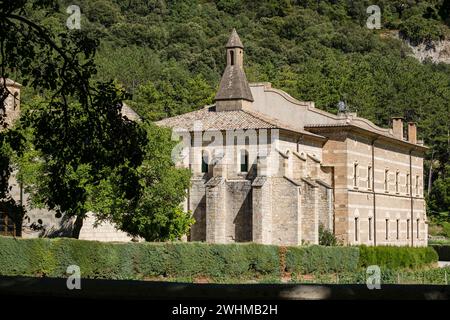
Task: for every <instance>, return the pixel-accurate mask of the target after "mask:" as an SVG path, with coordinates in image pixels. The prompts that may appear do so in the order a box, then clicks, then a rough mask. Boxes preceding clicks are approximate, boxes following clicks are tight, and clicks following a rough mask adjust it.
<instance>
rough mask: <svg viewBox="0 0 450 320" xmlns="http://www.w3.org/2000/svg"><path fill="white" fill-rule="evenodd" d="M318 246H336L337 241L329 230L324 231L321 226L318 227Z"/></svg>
mask: <svg viewBox="0 0 450 320" xmlns="http://www.w3.org/2000/svg"><path fill="white" fill-rule="evenodd" d="M319 244H320V245H322V246H337V245H338V241H337V239H336V236H335V235H334V233H333V232H331V231H330V230H327V229H325V228H324V226H323V225H322V224H320V225H319Z"/></svg>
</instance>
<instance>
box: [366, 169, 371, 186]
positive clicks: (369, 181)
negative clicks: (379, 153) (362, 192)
mask: <svg viewBox="0 0 450 320" xmlns="http://www.w3.org/2000/svg"><path fill="white" fill-rule="evenodd" d="M367 189H372V167H371V166H369V167H368V168H367Z"/></svg>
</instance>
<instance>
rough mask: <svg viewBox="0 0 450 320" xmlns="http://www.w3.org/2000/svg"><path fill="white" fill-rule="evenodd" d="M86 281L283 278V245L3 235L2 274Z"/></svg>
mask: <svg viewBox="0 0 450 320" xmlns="http://www.w3.org/2000/svg"><path fill="white" fill-rule="evenodd" d="M69 265H77V266H79V267H80V270H81V275H82V277H84V278H106V279H146V278H152V277H158V276H162V277H174V278H175V277H177V278H180V277H184V278H189V277H196V276H206V277H213V278H221V277H223V278H226V277H233V278H239V277H259V276H274V277H275V276H279V275H280V270H279V256H278V247H276V246H266V245H258V244H227V245H221V244H207V243H147V242H145V243H104V242H97V241H84V240H74V239H64V238H59V239H15V238H9V237H0V274H1V275H23V276H51V277H65V276H66V270H67V267H68V266H69Z"/></svg>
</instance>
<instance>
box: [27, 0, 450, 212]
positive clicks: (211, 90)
mask: <svg viewBox="0 0 450 320" xmlns="http://www.w3.org/2000/svg"><path fill="white" fill-rule="evenodd" d="M70 4H78V5H79V6H80V8H81V10H82V14H83V15H82V20H81V28H82V31H85V32H88V33H90V34H91V35H94V36H95V37H96V38H97V39H99V40H100V41H101V46H100V50H99V52H98V54H97V62H98V69H99V70H98V74H97V77H98V78H99V79H101V80H106V79H109V78H113V79H116V80H117V82H118V83H119V84H121V85H123V86H124V87H125V88H126V89H127V90H128V92H130V93H131V94H132V99H131V101H130V104H131V105H132V106H133V107H134V108H135V109H136V110H137V111H138V112H139V113H140V114H141V116H143V117H148V118H150V119H155V120H156V119H161V118H163V117H167V116H173V115H176V114H179V113H184V112H187V111H191V110H194V109H196V108H200V107H202V106H204V105H205V104H209V103H211V102H212V99H213V97H214V94H215V91H216V88H217V86H218V83H219V80H220V76H221V73H222V71H223V68H224V64H225V56H224V45H225V43H226V41H227V37H228V35H229V33H230V30H231V29H232V28H233V27H234V28H236V29H237V30H238V32H239V34H240V36H241V39H242V41H243V43H244V45H245V50H246V56H245V59H246V61H245V66H246V73H247V77H248V79H249V81H270V82H272V84H273V86H274V87H277V88H280V89H283V90H285V91H287V92H288V93H289V94H291V95H292V96H294V97H296V98H298V99H300V100H311V101H315V103H316V106H317V107H318V108H322V109H324V110H327V111H331V112H335V111H336V104H337V102H338V101H339V100H345V101H347V103H348V105H349V107H350V109H351V110H352V111H357V112H358V114H359V115H360V116H363V117H366V118H368V119H370V120H372V121H374V122H375V123H376V124H378V125H381V126H387V125H389V121H390V118H391V117H392V116H398V115H400V116H404V117H405V119H406V120H407V121H416V122H417V123H418V127H419V133H418V135H419V139H423V140H424V142H425V144H426V145H428V146H430V147H431V149H430V152H429V155H428V158H429V159H431V157H432V158H433V161H432V162H431V161H427V163H426V172H427V173H428V170H429V165H430V163H432V164H433V179H432V180H433V182H434V183H433V189H432V193H431V196H430V199H429V201H428V203H429V207H430V212H431V213H432V214H434V215H437V214H438V212H441V213H443V215H442V216H441V217H443V218H445V217H446V219H448V211H449V206H450V195H449V192H450V191H449V190H450V181H449V179H450V178H449V175H448V174H449V171H450V165H449V122H450V120H449V105H450V65H445V64H432V63H429V62H428V63H427V62H425V63H420V62H419V61H417V60H416V59H415V58H413V57H411V56H410V55H409V53H410V51H409V49H408V48H407V47H406V46H405V45H404V44H403V43H402V42H401V41H400V40H397V39H394V38H392V37H390V36H389V34H390V32H389V31H390V30H399V31H400V33H401V35H403V36H404V37H406V38H408V39H410V40H411V41H413V42H415V43H420V42H423V41H438V40H440V39H444V38H445V37H449V34H450V33H449V26H450V0H429V1H420V0H416V1H412V0H411V1H407V0H403V1H401V0H395V1H389V0H380V1H375V0H370V1H351V0H341V1H339V0H334V1H333V0H328V1H319V0H305V1H302V0H280V1H275V0H262V1H253V0H215V1H207V0H187V1H186V0H173V1H165V0H95V1H91V0H70V1H64V2H63V3H62V5H61V7H60V9H59V10H60V12H59V13H55V14H47V15H45V14H44V12H39V11H37V12H34V13H33V14H34V19H36V20H39V21H40V22H44V23H45V24H46V25H47V26H49V27H50V28H51V29H53V30H54V32H58V31H59V30H62V29H63V28H65V20H66V19H67V17H68V14H67V13H66V12H65V9H66V7H67V6H68V5H70ZM373 4H377V5H379V6H380V7H381V23H382V28H381V29H380V30H370V29H368V28H367V27H366V20H367V18H368V16H369V14H367V13H366V9H367V7H368V6H370V5H373ZM18 78H19V80H20V75H18ZM425 180H426V181H425V183H427V181H428V178H425ZM445 212H447V215H445Z"/></svg>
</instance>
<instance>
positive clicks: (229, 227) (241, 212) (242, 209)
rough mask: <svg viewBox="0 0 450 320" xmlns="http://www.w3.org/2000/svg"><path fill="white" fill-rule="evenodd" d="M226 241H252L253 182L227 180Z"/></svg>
mask: <svg viewBox="0 0 450 320" xmlns="http://www.w3.org/2000/svg"><path fill="white" fill-rule="evenodd" d="M225 206H226V208H227V210H226V222H225V223H226V225H225V241H226V242H246V241H252V239H253V237H252V213H253V210H252V182H251V181H250V180H230V181H227V182H226V205H225Z"/></svg>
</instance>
